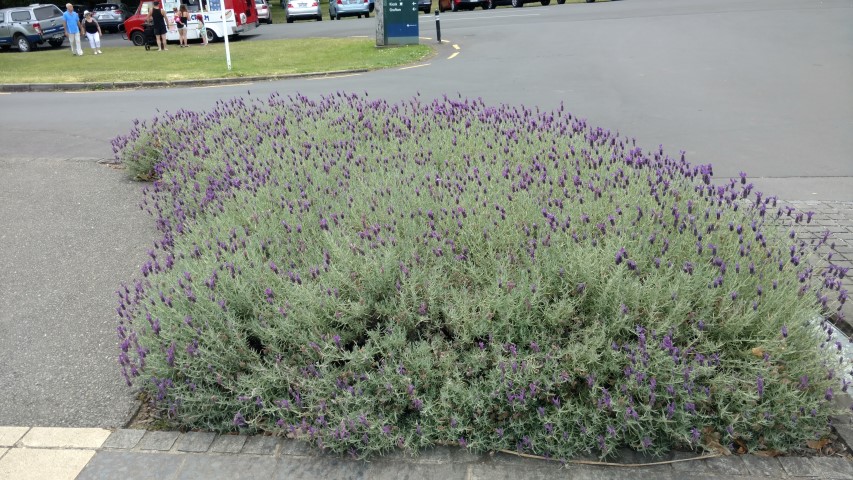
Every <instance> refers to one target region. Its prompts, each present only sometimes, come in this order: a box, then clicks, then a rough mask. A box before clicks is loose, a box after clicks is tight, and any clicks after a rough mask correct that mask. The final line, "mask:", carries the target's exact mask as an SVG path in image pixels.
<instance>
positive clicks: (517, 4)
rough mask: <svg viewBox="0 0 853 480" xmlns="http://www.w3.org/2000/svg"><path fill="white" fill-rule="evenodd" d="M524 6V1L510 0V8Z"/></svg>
mask: <svg viewBox="0 0 853 480" xmlns="http://www.w3.org/2000/svg"><path fill="white" fill-rule="evenodd" d="M523 6H524V2H523V1H522V0H512V8H521V7H523Z"/></svg>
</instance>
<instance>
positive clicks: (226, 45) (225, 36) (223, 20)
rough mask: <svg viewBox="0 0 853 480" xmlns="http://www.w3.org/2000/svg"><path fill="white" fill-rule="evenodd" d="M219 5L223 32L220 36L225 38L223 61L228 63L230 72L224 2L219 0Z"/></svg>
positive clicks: (229, 53) (229, 51) (229, 52)
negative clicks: (220, 6)
mask: <svg viewBox="0 0 853 480" xmlns="http://www.w3.org/2000/svg"><path fill="white" fill-rule="evenodd" d="M220 5H222V32H223V34H222V36H223V38H224V40H225V63H226V64H227V65H228V71H229V72H230V71H231V49H230V48H229V47H228V21H227V19H226V18H225V16H226V12H225V2H224V1H221V2H220ZM231 12H232V13H231V14H232V15H233V14H234V13H233V12H234V11H233V10H232V11H231Z"/></svg>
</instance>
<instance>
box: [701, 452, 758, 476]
mask: <svg viewBox="0 0 853 480" xmlns="http://www.w3.org/2000/svg"><path fill="white" fill-rule="evenodd" d="M704 462H705V465H706V466H707V467H708V470H709V472H711V473H717V474H720V473H721V474H724V475H744V474H746V473H747V472H748V470H747V468H746V464H744V463H743V459H742V458H741V457H739V456H737V455H729V456H727V457H717V458H709V459H708V460H704Z"/></svg>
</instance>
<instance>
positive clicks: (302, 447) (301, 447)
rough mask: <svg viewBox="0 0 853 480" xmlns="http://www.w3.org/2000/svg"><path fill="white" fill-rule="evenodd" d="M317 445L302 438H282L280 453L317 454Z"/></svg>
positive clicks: (296, 454)
mask: <svg viewBox="0 0 853 480" xmlns="http://www.w3.org/2000/svg"><path fill="white" fill-rule="evenodd" d="M317 453H318V452H317V447H315V446H313V445H311V444H310V443H308V442H303V441H302V440H290V439H282V441H281V454H282V455H295V456H312V455H317Z"/></svg>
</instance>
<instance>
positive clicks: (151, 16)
mask: <svg viewBox="0 0 853 480" xmlns="http://www.w3.org/2000/svg"><path fill="white" fill-rule="evenodd" d="M148 21H149V22H151V24H152V25H153V26H154V38H155V39H156V41H157V50H158V51H161V52H162V51H164V50H168V48H166V28H167V23H168V22H169V18H168V17H166V12H165V11H163V6H162V4H160V2H154V4H153V5H152V6H151V10H150V11H149V12H148Z"/></svg>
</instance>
